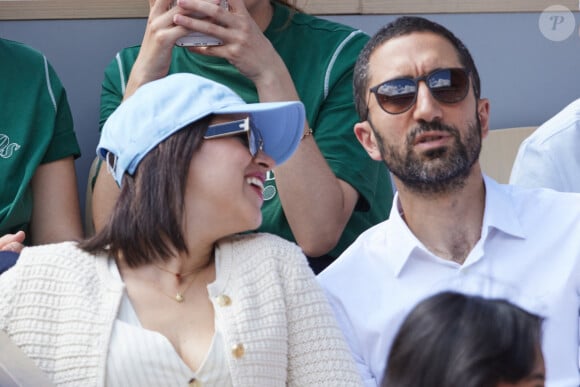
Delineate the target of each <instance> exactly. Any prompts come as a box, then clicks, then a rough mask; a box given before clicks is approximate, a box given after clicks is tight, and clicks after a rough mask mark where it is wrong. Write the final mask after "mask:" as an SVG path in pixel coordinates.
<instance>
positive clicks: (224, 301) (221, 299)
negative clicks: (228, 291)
mask: <svg viewBox="0 0 580 387" xmlns="http://www.w3.org/2000/svg"><path fill="white" fill-rule="evenodd" d="M217 304H218V305H219V306H222V307H223V306H230V305H231V304H232V299H231V298H230V297H229V296H227V295H225V294H222V295H219V296H218V297H217Z"/></svg>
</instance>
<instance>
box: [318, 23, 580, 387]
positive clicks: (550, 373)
mask: <svg viewBox="0 0 580 387" xmlns="http://www.w3.org/2000/svg"><path fill="white" fill-rule="evenodd" d="M354 79H355V100H356V104H357V110H358V113H359V115H360V117H361V120H362V121H361V122H359V123H357V124H356V125H355V128H354V130H355V134H356V136H357V138H358V139H359V141H360V142H361V144H362V145H363V146H364V148H365V149H366V151H367V152H368V154H369V155H370V156H371V158H373V159H376V160H383V161H384V162H385V163H386V165H387V166H388V167H389V169H390V170H391V171H392V173H393V174H394V182H395V184H396V187H397V189H398V193H397V195H396V197H395V200H394V202H393V206H392V209H391V214H390V217H389V220H387V221H385V222H383V223H381V224H379V225H377V226H374V227H373V228H371V229H369V230H367V231H366V232H365V233H363V234H362V235H361V236H360V237H359V238H358V239H357V240H356V241H355V243H354V244H353V245H351V246H350V247H349V248H348V249H347V250H346V251H345V252H344V253H343V254H342V255H341V256H340V257H339V258H338V260H337V261H336V262H335V263H333V264H332V265H331V266H329V267H328V268H327V269H326V270H325V271H323V272H322V273H321V274H320V275H319V279H320V282H321V284H322V286H323V287H324V288H325V290H326V292H327V294H328V297H329V299H330V301H331V303H332V305H333V308H334V310H335V313H336V315H337V318H338V320H339V323H340V324H341V327H342V329H343V332H344V334H345V336H346V338H347V340H348V342H349V344H350V346H351V350H352V352H353V355H354V357H355V360H356V361H357V363H358V365H359V368H360V372H361V374H362V376H363V378H364V380H365V383H366V385H368V386H375V385H376V384H378V383H379V382H380V381H381V378H382V375H383V372H384V369H385V363H386V359H387V355H388V352H389V349H390V346H391V343H392V339H393V337H394V335H395V333H396V331H397V329H398V326H399V325H400V323H401V321H402V319H403V318H404V317H405V315H406V313H407V312H408V311H409V310H410V309H411V308H412V307H413V306H414V305H415V304H416V303H417V302H419V301H420V300H422V299H424V298H426V297H428V296H430V295H432V294H434V293H437V292H439V291H441V290H458V291H462V292H465V293H471V294H477V295H481V296H484V297H493V298H505V299H508V300H510V301H512V302H513V303H515V304H516V305H519V306H520V307H523V308H525V309H527V310H529V311H531V312H534V313H536V314H540V315H542V316H543V317H544V318H545V325H544V328H545V329H544V332H543V343H542V349H543V352H544V356H545V361H546V369H547V374H546V376H547V378H548V385H552V386H555V385H561V386H578V385H579V382H580V377H579V374H578V311H579V305H580V299H579V298H580V237H579V236H580V195H577V194H570V193H557V192H555V191H552V190H526V189H522V188H518V187H511V186H501V185H499V184H497V183H496V182H495V181H493V180H491V179H489V178H488V177H486V176H484V175H482V172H481V168H480V165H479V161H478V157H479V151H480V148H481V140H482V138H483V137H484V136H485V135H487V133H488V129H489V128H488V123H489V101H488V100H487V99H484V98H481V97H480V90H481V89H480V81H479V76H478V72H477V69H476V67H475V65H474V63H473V59H472V57H471V55H470V54H469V51H468V50H467V49H466V48H465V46H464V45H463V44H462V43H461V42H460V41H459V40H458V39H457V38H456V37H455V36H454V35H453V34H452V33H451V32H450V31H448V30H447V29H445V28H444V27H442V26H440V25H438V24H436V23H433V22H430V21H428V20H426V19H423V18H417V17H403V18H400V19H397V20H396V21H394V22H393V23H391V24H389V25H387V26H385V27H384V28H382V29H381V30H380V31H379V32H378V33H377V34H376V35H375V36H374V37H373V38H372V39H371V40H370V41H369V43H368V44H367V45H366V47H365V48H364V49H363V51H362V52H361V54H360V56H359V59H358V61H357V64H356V67H355V77H354ZM483 318H485V316H483ZM537 376H538V378H539V379H543V377H544V375H537Z"/></svg>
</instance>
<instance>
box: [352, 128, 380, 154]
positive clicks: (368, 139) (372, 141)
mask: <svg viewBox="0 0 580 387" xmlns="http://www.w3.org/2000/svg"><path fill="white" fill-rule="evenodd" d="M354 134H355V136H356V138H357V139H358V141H359V142H360V143H361V145H362V146H363V148H365V150H366V151H367V153H368V154H369V156H370V157H371V159H373V160H377V161H381V160H382V157H381V152H380V150H379V147H378V145H377V138H376V136H375V133H374V132H373V129H372V128H371V125H370V124H369V122H368V121H363V122H357V123H356V124H355V125H354Z"/></svg>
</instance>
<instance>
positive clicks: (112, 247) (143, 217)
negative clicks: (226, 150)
mask: <svg viewBox="0 0 580 387" xmlns="http://www.w3.org/2000/svg"><path fill="white" fill-rule="evenodd" d="M210 119H211V116H208V117H206V118H203V119H201V120H199V121H196V122H193V123H191V124H189V125H186V126H185V127H184V128H182V129H181V130H179V131H178V132H176V133H175V134H173V135H171V136H170V137H168V138H167V139H165V140H164V141H163V142H161V143H160V144H159V145H157V146H156V147H155V148H153V149H152V150H151V151H150V152H149V153H148V154H147V155H146V156H145V157H144V158H143V160H142V161H141V163H140V164H139V166H138V167H137V170H136V171H135V174H134V176H130V175H129V174H125V176H123V181H122V184H121V194H120V195H119V198H118V199H117V203H116V204H115V207H114V209H113V212H112V214H111V217H110V218H109V221H108V223H107V225H106V226H105V227H104V228H103V229H102V230H101V231H100V232H99V233H98V234H97V235H95V236H94V237H92V238H90V239H88V240H87V241H85V242H83V243H81V244H80V247H81V248H82V249H84V250H85V251H87V252H89V253H93V254H98V253H107V254H110V255H112V256H114V257H116V258H119V257H121V256H122V257H123V259H124V260H125V262H127V264H128V265H129V267H137V266H140V265H144V264H147V263H151V262H161V261H163V260H164V259H166V258H167V257H168V256H169V255H171V254H176V253H180V252H184V253H187V245H186V243H185V237H184V235H183V213H184V205H185V188H186V183H187V179H188V174H189V166H190V160H191V158H192V156H193V154H194V153H195V152H197V151H198V150H199V148H200V147H201V144H202V142H203V136H204V134H205V132H206V130H207V127H208V125H209V122H210ZM103 167H105V166H103Z"/></svg>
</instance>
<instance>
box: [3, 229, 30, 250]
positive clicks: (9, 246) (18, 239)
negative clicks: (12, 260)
mask: <svg viewBox="0 0 580 387" xmlns="http://www.w3.org/2000/svg"><path fill="white" fill-rule="evenodd" d="M25 237H26V235H25V234H24V231H18V232H17V233H16V234H6V235H3V236H1V237H0V251H14V252H15V253H20V251H21V250H22V248H23V247H24V244H23V243H24V238H25Z"/></svg>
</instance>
